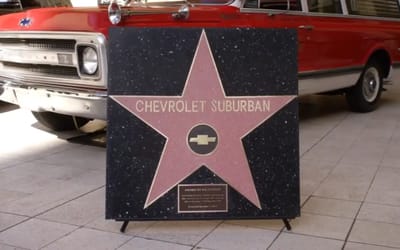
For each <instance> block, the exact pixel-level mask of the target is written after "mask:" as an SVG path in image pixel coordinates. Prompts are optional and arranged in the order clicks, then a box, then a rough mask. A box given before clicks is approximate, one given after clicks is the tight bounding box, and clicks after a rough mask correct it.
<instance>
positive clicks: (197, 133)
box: [187, 124, 218, 155]
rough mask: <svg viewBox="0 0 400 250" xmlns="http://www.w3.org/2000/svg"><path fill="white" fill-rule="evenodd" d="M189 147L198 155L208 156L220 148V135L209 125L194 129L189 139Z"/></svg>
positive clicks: (198, 126)
mask: <svg viewBox="0 0 400 250" xmlns="http://www.w3.org/2000/svg"><path fill="white" fill-rule="evenodd" d="M187 141H188V146H189V148H190V149H191V150H192V152H194V153H196V154H198V155H208V154H211V153H213V152H214V150H215V149H216V148H217V146H218V134H217V132H216V131H215V129H214V128H212V127H211V126H209V125H207V124H199V125H197V126H195V127H193V128H192V129H191V130H190V132H189V134H188V137H187Z"/></svg>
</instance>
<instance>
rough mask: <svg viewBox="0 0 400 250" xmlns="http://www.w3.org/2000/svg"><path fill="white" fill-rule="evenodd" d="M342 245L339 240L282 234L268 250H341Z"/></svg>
mask: <svg viewBox="0 0 400 250" xmlns="http://www.w3.org/2000/svg"><path fill="white" fill-rule="evenodd" d="M343 244H344V242H343V241H340V240H331V239H324V238H317V237H312V236H306V235H298V234H290V233H282V234H281V235H279V237H278V239H277V240H276V241H275V242H274V243H273V244H272V246H271V247H270V248H268V250H321V249H323V250H341V249H342V246H343Z"/></svg>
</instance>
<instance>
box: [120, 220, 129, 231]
mask: <svg viewBox="0 0 400 250" xmlns="http://www.w3.org/2000/svg"><path fill="white" fill-rule="evenodd" d="M128 224H129V221H128V220H126V221H124V223H123V224H122V227H121V229H120V230H119V231H120V232H121V233H125V230H126V227H127V226H128Z"/></svg>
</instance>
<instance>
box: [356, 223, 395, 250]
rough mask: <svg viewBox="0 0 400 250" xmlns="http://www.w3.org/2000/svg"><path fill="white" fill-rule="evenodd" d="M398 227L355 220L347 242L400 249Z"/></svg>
mask: <svg viewBox="0 0 400 250" xmlns="http://www.w3.org/2000/svg"><path fill="white" fill-rule="evenodd" d="M399 236H400V225H395V224H388V223H381V222H371V221H361V220H357V221H356V223H355V224H354V226H353V230H352V232H351V234H350V237H349V241H351V242H358V243H366V244H373V245H379V246H387V247H397V248H400V237H399Z"/></svg>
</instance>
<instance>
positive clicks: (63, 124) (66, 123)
mask: <svg viewBox="0 0 400 250" xmlns="http://www.w3.org/2000/svg"><path fill="white" fill-rule="evenodd" d="M32 114H33V116H34V117H35V118H36V120H37V121H38V122H39V123H41V124H42V125H43V126H45V127H47V128H49V129H51V130H54V131H66V130H75V129H79V128H80V127H82V126H84V125H85V124H86V123H88V122H89V121H90V119H87V118H83V117H76V116H70V115H63V114H57V113H53V112H35V111H32Z"/></svg>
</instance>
